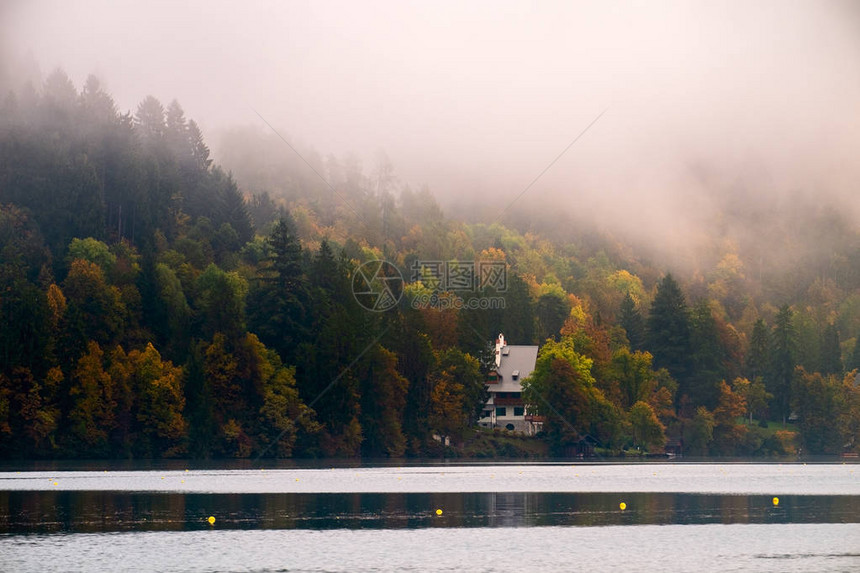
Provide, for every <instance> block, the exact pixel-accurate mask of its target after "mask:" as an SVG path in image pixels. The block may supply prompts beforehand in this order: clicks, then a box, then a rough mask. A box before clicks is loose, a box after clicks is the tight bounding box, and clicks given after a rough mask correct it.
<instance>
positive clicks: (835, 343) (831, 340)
mask: <svg viewBox="0 0 860 573" xmlns="http://www.w3.org/2000/svg"><path fill="white" fill-rule="evenodd" d="M820 364H821V374H823V375H824V376H828V375H830V374H842V347H841V346H840V344H839V331H838V330H836V326H835V325H833V324H828V325H827V328H825V329H824V334H823V335H822V340H821V360H820Z"/></svg>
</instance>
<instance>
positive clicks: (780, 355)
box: [766, 305, 797, 424]
mask: <svg viewBox="0 0 860 573" xmlns="http://www.w3.org/2000/svg"><path fill="white" fill-rule="evenodd" d="M795 366H797V332H796V331H795V328H794V311H792V310H791V307H789V306H788V305H784V306H782V307H781V308H780V309H779V313H778V314H777V315H776V324H775V325H774V328H773V353H772V355H771V366H770V376H768V377H767V379H766V382H769V383H770V386H768V387H767V390H768V392H770V393H772V394H773V395H774V402H775V404H776V408H775V409H776V410H777V412H778V414H779V415H780V416H781V417H782V421H783V424H784V423H785V422H786V420H787V419H788V417H789V416H790V415H791V380H792V377H793V376H794V368H795Z"/></svg>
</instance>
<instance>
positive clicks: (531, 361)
mask: <svg viewBox="0 0 860 573" xmlns="http://www.w3.org/2000/svg"><path fill="white" fill-rule="evenodd" d="M504 348H505V349H507V354H505V353H504V352H502V358H501V362H500V363H499V366H498V368H496V373H497V374H498V375H499V377H500V382H499V384H493V385H492V386H491V387H490V389H491V390H492V391H493V392H520V391H521V390H522V388H521V387H520V382H521V381H522V380H523V379H524V378H527V377H529V376H531V373H532V372H534V369H535V362H537V355H538V347H537V346H512V345H508V346H505V347H504ZM516 370H519V376H517V379H516V380H514V378H513V373H514V371H516Z"/></svg>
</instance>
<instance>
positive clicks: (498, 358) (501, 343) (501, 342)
mask: <svg viewBox="0 0 860 573" xmlns="http://www.w3.org/2000/svg"><path fill="white" fill-rule="evenodd" d="M505 346H506V343H505V335H504V334H501V333H499V337H498V338H497V339H496V368H498V367H499V365H500V364H501V363H502V348H504V347H505Z"/></svg>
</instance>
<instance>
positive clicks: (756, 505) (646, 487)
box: [0, 462, 860, 572]
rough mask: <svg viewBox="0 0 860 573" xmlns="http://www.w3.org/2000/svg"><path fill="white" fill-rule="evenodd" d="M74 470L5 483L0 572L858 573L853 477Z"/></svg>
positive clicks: (684, 471) (678, 468)
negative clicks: (653, 572) (659, 572)
mask: <svg viewBox="0 0 860 573" xmlns="http://www.w3.org/2000/svg"><path fill="white" fill-rule="evenodd" d="M6 467H7V468H8V467H9V466H6ZM81 467H82V468H85V469H78V470H75V469H69V468H65V467H63V466H46V467H39V466H34V467H31V468H28V469H29V471H16V470H14V469H10V471H3V472H0V570H3V571H95V570H135V571H486V572H491V571H512V570H522V569H529V570H535V569H539V570H541V571H628V570H635V571H642V570H672V571H708V570H710V571H726V570H737V571H813V570H814V571H852V570H860V466H858V465H856V464H843V463H810V464H801V463H796V464H779V463H772V464H750V463H724V464H713V463H640V464H613V463H597V464H592V463H581V462H580V463H570V462H567V463H536V464H461V465H453V464H451V465H429V464H418V465H405V466H397V465H390V464H389V465H385V466H371V467H327V468H320V467H316V468H310V467H281V468H277V467H267V468H262V469H260V468H255V469H250V468H248V469H217V468H208V469H199V468H194V467H192V468H188V469H187V470H186V469H182V468H181V466H178V465H177V462H172V463H170V464H165V465H163V466H161V467H151V469H148V470H133V469H125V468H123V467H121V466H117V465H104V466H103V467H104V469H98V468H99V465H98V464H97V463H95V464H90V465H87V466H81ZM774 497H778V504H776V505H775V504H774ZM622 503H623V504H624V509H622V507H621V504H622ZM437 510H438V512H437ZM209 516H212V517H214V518H215V523H214V524H213V525H210V524H209V523H208V521H207V518H208V517H209Z"/></svg>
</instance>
